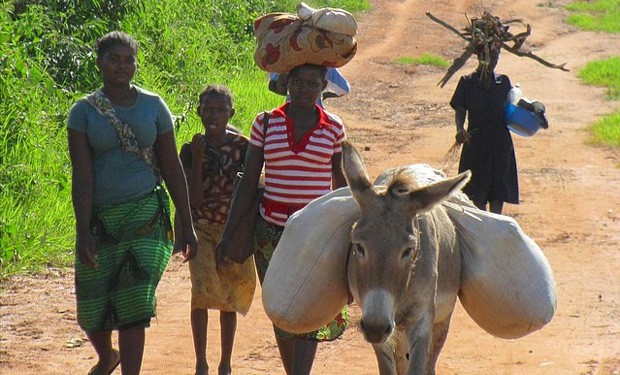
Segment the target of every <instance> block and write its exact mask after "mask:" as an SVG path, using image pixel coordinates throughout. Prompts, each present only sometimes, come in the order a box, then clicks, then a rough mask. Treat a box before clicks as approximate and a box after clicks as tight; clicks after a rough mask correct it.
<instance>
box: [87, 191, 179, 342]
mask: <svg viewBox="0 0 620 375" xmlns="http://www.w3.org/2000/svg"><path fill="white" fill-rule="evenodd" d="M91 233H92V235H93V236H94V237H95V241H96V244H97V254H98V259H97V262H98V264H99V267H98V268H97V269H94V270H93V269H90V268H87V267H85V266H84V265H83V264H82V263H81V262H79V261H76V263H75V290H76V299H77V319H78V324H79V325H80V327H81V328H82V329H83V330H85V331H86V332H92V331H101V330H103V331H107V330H113V329H124V328H129V327H133V326H138V325H142V326H144V327H146V326H148V325H149V322H150V319H151V318H152V317H154V316H155V305H156V298H155V289H156V287H157V284H158V283H159V280H160V279H161V276H162V274H163V272H164V270H165V269H166V266H167V265H168V261H169V260H170V256H171V254H172V226H171V225H170V206H169V202H168V196H167V194H166V192H165V190H164V189H163V188H162V187H157V188H156V189H155V190H154V191H153V192H152V193H149V194H147V195H145V196H143V197H141V198H138V199H136V200H133V201H130V202H126V203H122V204H119V205H111V206H105V207H102V208H100V209H98V210H97V211H96V212H95V214H94V215H93V220H92V222H91Z"/></svg>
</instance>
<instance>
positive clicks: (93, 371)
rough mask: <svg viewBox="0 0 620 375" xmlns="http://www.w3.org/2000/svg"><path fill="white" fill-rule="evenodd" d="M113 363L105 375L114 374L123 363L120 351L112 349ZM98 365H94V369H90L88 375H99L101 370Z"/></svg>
mask: <svg viewBox="0 0 620 375" xmlns="http://www.w3.org/2000/svg"><path fill="white" fill-rule="evenodd" d="M111 362H112V366H111V367H110V368H109V369H108V371H107V372H105V373H103V375H111V374H112V373H113V372H114V370H116V368H117V367H118V365H119V364H120V363H121V353H119V352H118V350H115V349H112V361H111ZM97 365H98V364H97ZM97 365H94V366H93V368H91V369H90V371H89V372H88V375H96V374H99V372H98V370H99V369H98V368H97Z"/></svg>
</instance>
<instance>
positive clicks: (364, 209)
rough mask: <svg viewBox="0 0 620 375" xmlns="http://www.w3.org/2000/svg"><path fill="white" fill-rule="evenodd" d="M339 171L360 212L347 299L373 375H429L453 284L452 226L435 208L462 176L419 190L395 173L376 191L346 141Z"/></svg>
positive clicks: (456, 270) (455, 250)
mask: <svg viewBox="0 0 620 375" xmlns="http://www.w3.org/2000/svg"><path fill="white" fill-rule="evenodd" d="M343 167H344V172H345V177H346V179H347V182H348V184H349V187H350V188H351V192H352V194H353V197H354V199H355V201H356V202H357V204H358V205H359V207H360V211H361V217H360V219H359V220H358V221H357V222H356V223H355V224H354V225H353V227H352V229H351V243H352V245H351V246H352V248H351V253H350V256H349V263H348V282H349V287H350V289H351V294H352V295H353V298H354V301H355V302H356V303H357V304H358V305H359V306H360V308H361V310H362V316H361V320H360V322H359V328H360V330H361V331H362V333H363V335H364V338H365V340H366V341H368V342H369V343H371V344H372V346H373V349H374V351H375V354H376V356H377V361H378V364H379V373H380V374H381V375H388V374H389V375H393V374H409V375H412V374H423V375H426V374H434V373H435V364H436V362H437V357H438V356H439V352H440V351H441V348H442V347H443V344H444V342H445V340H446V337H447V334H448V328H449V325H450V318H451V317H452V312H453V310H454V305H455V303H456V298H457V294H458V291H459V288H460V281H461V254H460V251H459V245H458V240H457V238H456V234H455V229H454V226H453V224H452V222H451V221H450V219H449V217H448V216H447V214H446V212H445V211H444V209H443V208H442V207H441V205H440V204H439V203H441V202H442V201H443V200H444V199H446V198H448V197H449V196H450V194H451V193H452V192H453V191H455V190H457V189H460V188H461V187H462V185H464V184H465V183H466V182H467V180H468V179H469V176H470V173H469V171H467V172H465V173H462V174H460V175H458V176H456V177H454V178H450V179H446V180H442V181H440V182H437V183H434V184H431V185H428V186H425V187H419V186H418V184H417V183H416V181H415V180H414V179H413V178H412V177H411V176H410V175H407V174H406V173H401V172H402V171H399V170H398V169H396V170H393V171H392V172H391V175H389V176H384V178H386V179H387V180H389V181H387V183H386V185H387V187H386V189H385V191H380V190H383V189H382V188H381V189H380V188H378V187H376V186H373V184H372V183H371V182H370V181H369V179H368V177H367V174H366V170H365V167H364V164H363V160H362V158H361V156H360V155H359V153H358V152H357V150H355V148H354V147H353V146H352V145H351V144H349V143H347V142H345V145H344V150H343Z"/></svg>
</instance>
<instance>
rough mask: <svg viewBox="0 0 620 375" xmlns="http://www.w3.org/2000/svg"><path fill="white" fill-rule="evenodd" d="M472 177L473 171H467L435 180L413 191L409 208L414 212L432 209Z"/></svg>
mask: <svg viewBox="0 0 620 375" xmlns="http://www.w3.org/2000/svg"><path fill="white" fill-rule="evenodd" d="M470 177H471V172H470V171H465V172H463V173H461V174H459V175H458V176H456V177H452V178H448V179H445V180H442V181H439V182H435V183H434V184H430V185H427V186H424V187H422V188H420V189H418V190H415V191H413V192H411V194H410V195H409V209H410V210H411V212H412V213H419V212H424V211H427V210H430V209H431V208H433V206H435V205H436V204H439V203H441V202H443V201H444V200H445V199H447V198H448V197H449V196H450V194H452V193H453V192H454V191H456V190H458V189H461V188H462V187H463V186H464V185H465V184H466V183H467V182H468V181H469V178H470Z"/></svg>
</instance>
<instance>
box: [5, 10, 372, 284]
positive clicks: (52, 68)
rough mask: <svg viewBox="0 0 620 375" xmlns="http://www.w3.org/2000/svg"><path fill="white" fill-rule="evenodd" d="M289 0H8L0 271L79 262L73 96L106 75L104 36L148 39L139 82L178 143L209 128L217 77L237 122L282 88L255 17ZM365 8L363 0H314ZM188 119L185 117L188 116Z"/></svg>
mask: <svg viewBox="0 0 620 375" xmlns="http://www.w3.org/2000/svg"><path fill="white" fill-rule="evenodd" d="M296 4H297V1H292V0H279V1H276V0H229V1H225V2H224V1H220V0H169V1H148V0H132V1H101V0H18V1H3V2H0V279H2V278H3V277H6V276H8V275H10V274H13V273H15V272H21V271H27V270H36V269H38V268H39V267H44V266H46V265H48V264H51V265H55V266H66V265H70V264H72V262H73V258H74V257H73V253H72V251H71V249H72V247H73V237H74V218H73V210H72V206H71V192H70V191H71V166H70V161H69V156H68V151H67V145H66V131H65V126H66V125H65V123H66V117H67V113H68V111H69V108H70V107H71V105H72V103H73V102H74V101H75V100H76V99H77V98H79V97H81V96H83V95H84V94H85V93H87V92H91V91H93V90H95V89H96V88H97V87H99V86H100V85H101V81H100V78H99V73H98V71H97V68H96V64H95V48H94V45H95V42H96V40H97V38H99V37H101V36H102V35H103V34H105V33H106V32H107V31H110V30H114V29H122V30H125V31H127V32H128V33H130V34H132V35H133V36H134V37H136V39H137V40H138V42H139V43H140V51H139V56H138V60H139V62H138V66H139V68H138V73H137V75H136V79H135V81H136V83H137V84H138V85H141V86H143V87H144V88H146V89H148V90H150V91H154V92H157V93H159V94H160V95H161V96H162V97H163V98H164V99H165V100H166V102H167V103H168V105H169V106H170V108H171V110H172V111H173V113H174V114H175V115H177V116H178V119H180V121H179V122H178V123H177V130H178V132H177V139H178V142H179V143H182V142H186V141H188V140H189V139H191V136H192V135H193V133H195V132H198V131H202V126H201V124H200V121H199V119H198V116H197V115H196V114H195V104H196V103H195V101H196V98H197V97H198V93H199V92H200V91H201V89H202V88H203V87H204V86H206V85H207V84H210V83H224V84H227V85H228V86H230V88H231V89H232V90H233V92H234V94H235V99H236V101H235V103H236V109H237V114H236V115H235V117H234V118H233V120H232V121H233V123H234V124H235V125H237V126H238V127H240V128H242V129H245V131H246V132H247V130H248V128H249V126H250V124H251V121H252V119H253V117H254V116H255V115H256V114H257V113H258V112H260V111H262V110H264V109H268V108H272V107H274V106H276V105H278V104H280V103H281V102H282V98H281V97H279V96H277V95H275V94H271V93H270V92H269V91H268V90H267V89H266V87H267V75H266V73H265V72H262V71H260V70H259V69H258V68H256V66H255V65H254V62H253V59H252V55H253V52H254V48H255V41H254V36H253V33H252V31H253V30H252V27H253V20H254V19H255V18H256V17H257V16H259V15H261V14H264V13H268V12H275V11H284V12H294V9H295V5H296ZM309 4H310V5H311V6H314V7H323V6H331V7H344V8H345V9H348V10H349V11H352V12H355V11H360V10H365V9H368V2H367V1H366V0H363V1H359V0H342V1H336V0H323V1H318V0H317V1H310V2H309ZM181 120H183V121H181Z"/></svg>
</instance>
